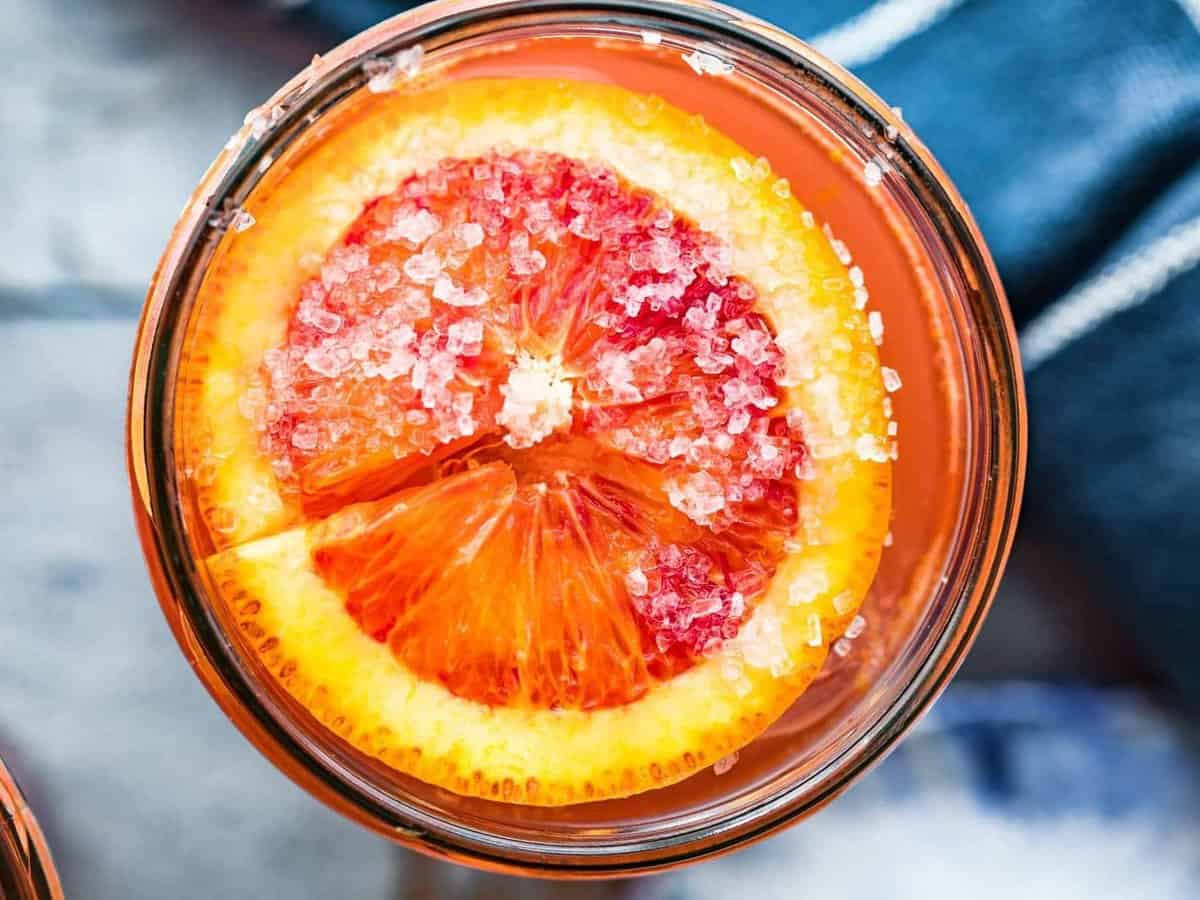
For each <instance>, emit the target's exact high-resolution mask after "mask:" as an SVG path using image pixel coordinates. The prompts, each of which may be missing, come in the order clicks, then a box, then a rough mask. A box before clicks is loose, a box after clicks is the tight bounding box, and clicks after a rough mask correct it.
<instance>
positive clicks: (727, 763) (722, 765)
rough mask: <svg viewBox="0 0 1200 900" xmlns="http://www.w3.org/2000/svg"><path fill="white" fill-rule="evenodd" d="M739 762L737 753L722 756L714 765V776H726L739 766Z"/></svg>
mask: <svg viewBox="0 0 1200 900" xmlns="http://www.w3.org/2000/svg"><path fill="white" fill-rule="evenodd" d="M737 761H738V755H737V753H730V754H729V755H728V756H722V757H721V758H720V759H718V760H717V761H716V762H715V763H713V774H714V775H724V774H725V773H726V772H728V771H729V770H730V769H732V768H733V767H734V766H735V765H737Z"/></svg>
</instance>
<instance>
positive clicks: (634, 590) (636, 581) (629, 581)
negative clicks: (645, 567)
mask: <svg viewBox="0 0 1200 900" xmlns="http://www.w3.org/2000/svg"><path fill="white" fill-rule="evenodd" d="M625 589H626V590H627V591H629V593H630V595H631V596H633V597H645V596H646V594H647V593H649V591H650V582H649V580H648V579H647V578H646V573H645V572H643V571H642V570H641V569H631V570H630V571H629V573H628V574H627V575H626V576H625Z"/></svg>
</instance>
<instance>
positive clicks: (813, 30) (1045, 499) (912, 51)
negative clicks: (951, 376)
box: [305, 0, 1200, 700]
mask: <svg viewBox="0 0 1200 900" xmlns="http://www.w3.org/2000/svg"><path fill="white" fill-rule="evenodd" d="M405 5H406V4H403V3H397V2H394V0H353V2H344V0H315V2H312V3H310V4H309V6H308V8H307V10H306V13H305V14H306V15H309V16H311V17H315V18H316V19H317V20H318V21H320V22H322V23H324V24H325V25H326V26H327V27H328V28H329V29H330V30H331V31H332V32H335V33H337V34H338V35H339V36H341V35H345V34H349V33H352V32H355V31H358V30H360V29H361V28H364V27H366V26H367V25H369V24H372V23H373V22H375V21H378V20H380V19H382V18H384V17H386V16H387V15H390V14H392V13H394V12H396V11H397V10H398V9H400V8H403V7H404V6H405ZM740 5H742V6H743V7H745V8H746V9H747V10H748V11H750V12H752V13H754V14H756V15H759V16H761V17H762V18H764V19H767V20H769V21H771V22H774V23H775V24H778V25H780V26H782V27H784V28H786V29H787V30H789V31H791V32H792V33H794V34H797V35H800V36H801V37H803V38H806V39H809V40H811V41H813V42H814V43H815V44H816V45H817V46H818V47H820V48H821V49H823V50H824V51H826V52H827V53H828V54H829V55H830V56H832V57H834V58H835V59H838V60H839V61H841V62H842V63H844V64H845V65H847V66H849V67H850V68H851V69H853V70H854V71H855V72H856V73H857V74H859V75H860V76H861V77H862V78H863V80H865V81H866V82H867V84H869V85H871V86H872V87H873V88H874V89H875V90H876V91H877V92H878V93H879V94H880V95H881V96H883V97H884V98H885V99H886V100H887V101H888V102H889V103H892V104H894V105H897V106H900V107H902V108H903V111H904V117H905V118H906V119H907V120H908V121H909V122H910V123H911V124H912V125H913V127H914V129H915V130H916V132H917V134H919V135H921V137H922V139H923V140H924V141H925V142H926V143H927V144H928V145H929V147H930V148H931V149H932V150H933V152H934V154H935V155H936V156H937V157H938V159H939V160H940V161H941V162H942V164H943V165H944V166H945V168H946V169H947V170H948V171H949V173H950V175H951V177H952V178H953V179H954V180H955V182H956V184H957V185H958V187H959V189H960V190H961V191H962V193H963V195H964V196H965V197H966V199H967V202H968V203H969V205H970V206H971V209H972V210H973V212H974V213H975V215H976V217H977V218H978V220H979V223H980V225H981V227H982V229H983V232H984V234H985V236H986V237H987V240H988V242H989V245H990V246H991V248H992V251H993V253H994V254H995V257H996V262H997V264H998V266H999V268H1000V272H1001V275H1002V277H1003V279H1004V283H1005V285H1006V287H1007V290H1008V293H1009V298H1010V301H1011V303H1012V307H1013V311H1014V314H1015V315H1016V318H1017V321H1018V323H1019V324H1020V325H1021V326H1022V329H1023V334H1022V346H1023V350H1024V351H1025V366H1026V375H1027V379H1028V388H1029V408H1030V419H1031V459H1030V463H1031V466H1030V477H1029V482H1028V490H1027V494H1026V496H1027V501H1026V503H1027V505H1026V510H1027V512H1026V516H1025V523H1024V524H1025V527H1027V528H1030V529H1034V530H1035V531H1037V532H1038V533H1039V538H1040V539H1041V540H1048V541H1051V542H1053V543H1056V544H1058V545H1060V546H1061V547H1062V548H1063V549H1066V550H1068V551H1071V552H1073V553H1074V555H1075V556H1076V557H1077V558H1080V559H1082V560H1083V561H1084V563H1085V567H1086V571H1087V572H1088V573H1089V574H1090V575H1091V579H1092V584H1091V588H1092V590H1093V592H1094V594H1095V596H1096V598H1097V600H1098V602H1107V603H1110V604H1112V605H1113V606H1114V607H1115V609H1116V611H1117V613H1118V619H1119V620H1120V621H1122V622H1123V623H1124V624H1125V627H1126V628H1127V630H1128V634H1129V639H1130V641H1131V642H1132V643H1133V644H1134V645H1136V646H1138V647H1139V648H1140V650H1141V652H1142V654H1143V655H1144V656H1146V657H1147V659H1148V660H1149V662H1150V663H1151V664H1153V665H1155V666H1157V667H1158V668H1159V670H1160V671H1162V672H1163V673H1165V675H1166V676H1167V677H1168V678H1169V679H1171V680H1173V682H1174V683H1175V684H1176V685H1177V686H1178V687H1180V688H1182V689H1184V690H1185V691H1186V692H1188V694H1189V695H1190V697H1191V698H1192V699H1193V700H1200V653H1196V652H1195V649H1196V647H1198V646H1200V568H1198V561H1197V560H1196V555H1197V553H1198V552H1200V393H1198V392H1197V385H1200V306H1197V304H1196V303H1195V302H1193V300H1194V298H1195V297H1196V296H1197V291H1198V290H1200V268H1197V266H1196V263H1197V260H1198V259H1200V32H1198V31H1197V22H1198V21H1200V4H1198V3H1197V2H1196V0H1143V2H1138V3H1125V2H1120V3H1118V2H1107V3H1096V2H1094V0H880V2H876V3H869V2H867V0H851V2H847V3H839V4H830V3H795V2H791V0H741V3H740Z"/></svg>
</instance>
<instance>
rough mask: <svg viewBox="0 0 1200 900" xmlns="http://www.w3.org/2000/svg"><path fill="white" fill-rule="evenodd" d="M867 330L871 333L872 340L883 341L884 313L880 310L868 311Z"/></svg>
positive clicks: (878, 342)
mask: <svg viewBox="0 0 1200 900" xmlns="http://www.w3.org/2000/svg"><path fill="white" fill-rule="evenodd" d="M867 331H869V332H870V334H871V340H873V341H874V342H875V343H876V344H882V343H883V313H881V312H879V311H878V310H871V312H869V313H867Z"/></svg>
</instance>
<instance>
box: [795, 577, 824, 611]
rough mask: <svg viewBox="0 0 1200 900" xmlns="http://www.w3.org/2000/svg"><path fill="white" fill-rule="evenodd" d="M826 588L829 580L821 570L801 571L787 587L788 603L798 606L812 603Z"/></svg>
mask: <svg viewBox="0 0 1200 900" xmlns="http://www.w3.org/2000/svg"><path fill="white" fill-rule="evenodd" d="M828 588H829V581H828V579H827V578H826V577H825V574H824V573H823V572H805V573H802V574H800V575H797V576H796V577H795V578H793V579H792V583H791V585H789V587H788V604H789V605H791V606H800V605H801V604H806V603H814V602H816V600H817V598H818V597H820V596H821V594H822V593H823V592H824V591H826V590H827V589H828Z"/></svg>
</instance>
